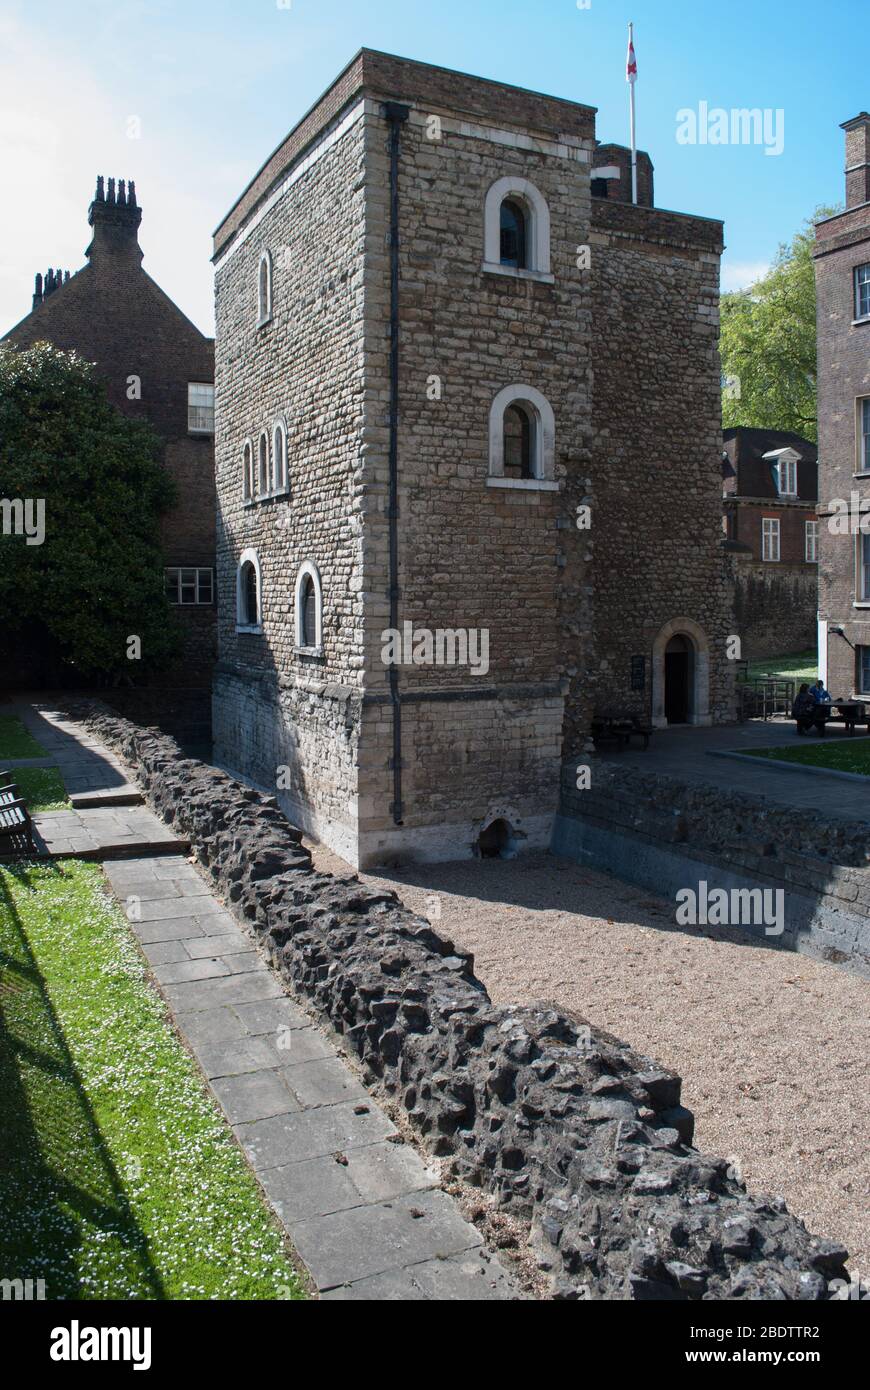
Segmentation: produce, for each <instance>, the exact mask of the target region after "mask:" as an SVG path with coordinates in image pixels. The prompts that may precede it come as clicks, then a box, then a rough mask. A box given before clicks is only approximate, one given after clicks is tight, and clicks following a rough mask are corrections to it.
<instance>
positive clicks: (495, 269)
mask: <svg viewBox="0 0 870 1390" xmlns="http://www.w3.org/2000/svg"><path fill="white" fill-rule="evenodd" d="M481 270H482V271H483V274H484V275H504V276H506V277H507V278H508V280H537V282H538V284H540V285H555V283H556V277H555V275H550V274H549V273H548V272H547V271H545V270H518V269H517V267H516V266H513V265H497V264H496V263H495V261H484V262H483V265H482V266H481Z"/></svg>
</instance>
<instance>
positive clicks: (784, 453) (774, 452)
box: [762, 449, 800, 497]
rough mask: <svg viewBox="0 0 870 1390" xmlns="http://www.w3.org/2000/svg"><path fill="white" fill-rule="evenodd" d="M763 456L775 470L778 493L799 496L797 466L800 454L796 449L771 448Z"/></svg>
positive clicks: (785, 495)
mask: <svg viewBox="0 0 870 1390" xmlns="http://www.w3.org/2000/svg"><path fill="white" fill-rule="evenodd" d="M762 457H763V459H764V462H765V463H766V464H768V465H769V467H770V468H771V469H772V470H773V476H774V479H775V482H776V491H777V494H778V495H779V496H780V497H797V495H798V475H797V466H798V460H799V458H800V455H799V454H797V453H796V452H795V451H794V449H771V450H770V451H769V452H768V453H766V454H763V455H762Z"/></svg>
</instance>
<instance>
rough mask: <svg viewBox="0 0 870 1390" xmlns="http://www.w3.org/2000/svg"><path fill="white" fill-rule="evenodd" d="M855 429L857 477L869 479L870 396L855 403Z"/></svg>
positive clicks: (862, 397) (860, 398) (858, 399)
mask: <svg viewBox="0 0 870 1390" xmlns="http://www.w3.org/2000/svg"><path fill="white" fill-rule="evenodd" d="M855 428H856V432H857V436H858V438H857V445H858V476H859V477H861V478H864V477H870V396H859V397H858V398H857V400H856V402H855Z"/></svg>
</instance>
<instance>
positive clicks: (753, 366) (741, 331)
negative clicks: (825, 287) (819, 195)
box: [720, 207, 837, 440]
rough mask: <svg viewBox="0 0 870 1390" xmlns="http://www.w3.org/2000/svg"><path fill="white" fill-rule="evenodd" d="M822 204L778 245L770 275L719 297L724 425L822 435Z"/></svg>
mask: <svg viewBox="0 0 870 1390" xmlns="http://www.w3.org/2000/svg"><path fill="white" fill-rule="evenodd" d="M836 211H837V209H836V208H824V207H820V208H817V209H816V212H815V215H814V216H813V217H812V218H811V219H810V220H809V221H807V222H805V223H804V224H803V226H802V227H801V228H800V230H799V231H798V232H797V233H796V234H795V236H794V237H793V238H792V241H791V244H790V245H786V244H783V245H781V246H780V248H779V250H778V252H777V255H776V259H775V260H774V263H773V265H772V266H771V268H770V270H769V271H768V272H767V274H766V275H765V276H764V277H763V278H762V279H761V280H759V281H758V282H757V284H755V285H751V286H750V288H749V289H746V290H738V291H736V292H735V293H732V294H723V296H722V305H721V313H722V330H721V341H720V351H721V354H722V373H723V378H724V380H723V391H722V423H723V425H724V426H725V428H726V429H727V428H730V427H733V426H736V425H747V426H751V427H755V428H757V429H774V430H792V431H794V433H795V434H802V435H803V436H804V437H805V438H806V439H813V440H815V439H816V438H817V430H818V426H817V419H816V285H815V276H814V273H813V259H812V253H813V246H814V243H815V234H814V231H813V224H814V223H815V222H816V221H818V219H819V218H820V217H826V216H828V215H829V214H830V213H832V212H836Z"/></svg>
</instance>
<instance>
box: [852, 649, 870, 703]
mask: <svg viewBox="0 0 870 1390" xmlns="http://www.w3.org/2000/svg"><path fill="white" fill-rule="evenodd" d="M856 655H857V660H856V662H855V665H856V667H857V670H856V672H855V679H856V681H857V685H858V690H857V694H859V695H870V647H863V646H859V648H858V651H857V653H856Z"/></svg>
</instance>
